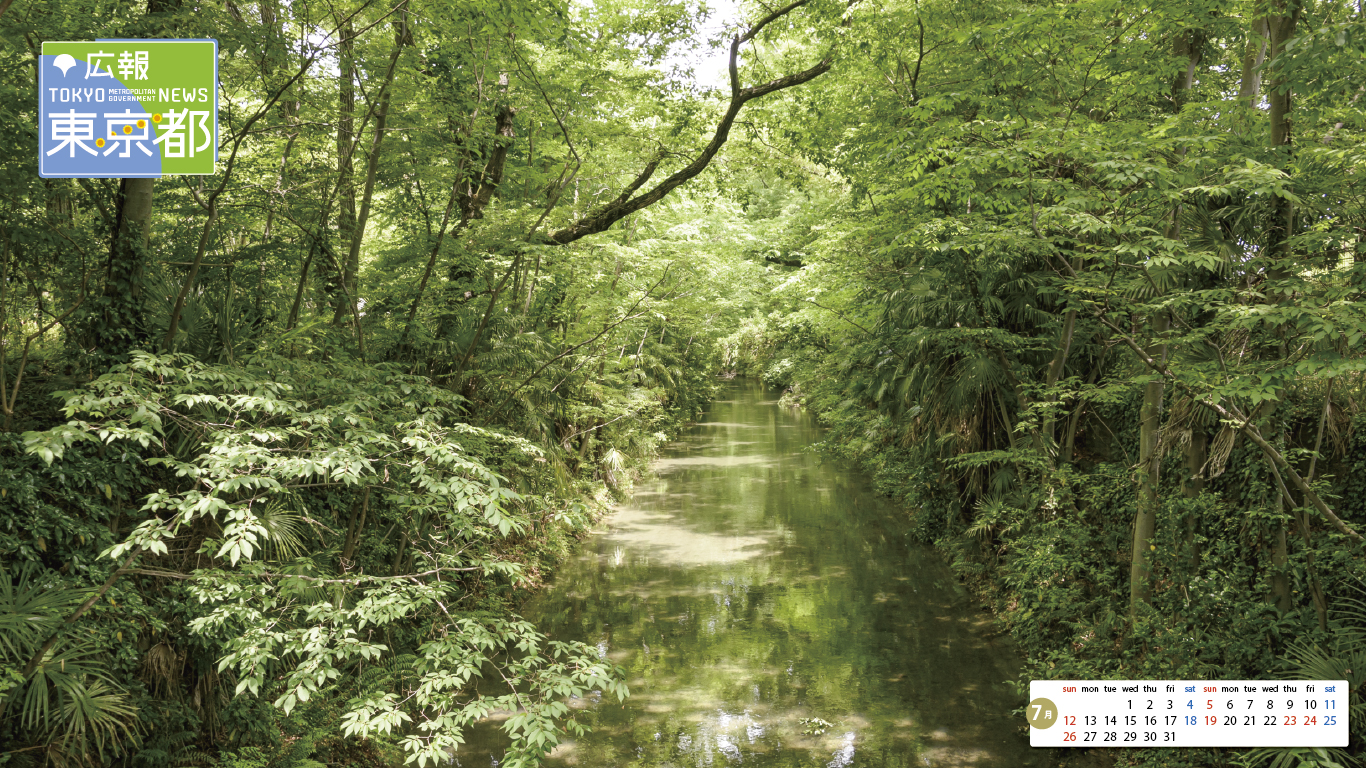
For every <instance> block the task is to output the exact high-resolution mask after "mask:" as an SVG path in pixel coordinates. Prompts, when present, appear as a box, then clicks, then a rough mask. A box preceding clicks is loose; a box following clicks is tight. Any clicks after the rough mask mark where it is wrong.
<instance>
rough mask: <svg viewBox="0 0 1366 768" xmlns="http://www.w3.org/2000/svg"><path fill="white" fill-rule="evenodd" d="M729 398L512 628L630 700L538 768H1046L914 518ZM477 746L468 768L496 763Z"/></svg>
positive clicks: (674, 449)
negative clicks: (914, 529) (546, 767)
mask: <svg viewBox="0 0 1366 768" xmlns="http://www.w3.org/2000/svg"><path fill="white" fill-rule="evenodd" d="M722 398H723V399H721V400H719V401H718V402H716V403H714V404H713V405H712V406H711V408H710V410H709V412H708V415H707V417H706V418H705V419H704V421H703V423H701V424H698V425H697V426H696V427H694V428H692V429H690V430H689V431H688V432H687V433H686V434H684V435H683V436H682V438H681V439H680V440H679V441H678V442H677V443H674V444H672V445H670V446H668V448H667V450H665V451H664V453H663V456H662V457H661V458H660V460H659V461H658V462H657V463H656V464H655V476H654V477H652V478H649V479H646V480H644V481H642V482H641V483H639V484H638V485H637V491H636V494H635V497H634V499H633V500H632V502H631V503H630V504H626V505H623V506H622V507H621V508H620V509H618V510H617V511H616V512H615V514H613V515H612V516H611V517H609V518H608V519H607V520H605V521H604V522H603V523H602V524H601V525H599V526H598V527H599V529H600V530H602V531H603V533H601V534H600V535H597V536H594V537H593V538H592V539H590V540H589V541H587V542H585V545H584V549H583V553H582V555H581V556H580V557H578V558H577V559H575V560H574V561H572V562H569V563H566V565H565V567H564V569H563V570H562V571H561V572H560V573H559V574H558V576H557V577H556V584H555V586H554V587H553V588H551V589H550V590H548V591H547V592H546V593H545V594H543V595H541V596H540V597H538V598H537V599H536V600H535V601H533V602H532V603H531V604H530V605H528V606H527V607H526V610H525V611H524V615H525V616H526V618H527V619H529V620H530V621H533V622H535V623H536V624H538V625H539V626H540V627H542V628H543V629H544V630H546V631H548V632H549V633H550V634H551V635H552V636H554V637H556V638H558V639H566V640H570V639H573V640H581V641H584V642H587V643H590V644H594V645H597V646H598V648H599V650H600V652H601V653H603V654H605V655H606V657H607V658H610V659H612V660H613V661H615V662H616V663H617V664H619V665H621V666H622V667H624V668H625V669H626V670H627V677H628V683H629V685H630V688H631V697H630V698H629V699H627V700H626V702H625V703H618V702H617V701H616V700H615V699H608V700H605V701H603V700H599V699H597V698H596V697H589V698H585V699H581V700H576V701H574V702H573V704H574V705H575V706H576V707H577V708H578V709H579V710H580V712H579V715H578V716H579V718H580V720H581V721H582V722H584V723H586V724H589V725H591V726H592V728H593V732H592V734H591V735H589V736H588V737H586V738H584V739H582V740H579V741H577V742H574V743H567V744H563V745H561V746H560V747H559V748H558V749H557V750H556V751H555V752H554V753H553V754H552V759H551V760H550V761H549V762H550V764H552V765H577V766H593V767H594V768H598V767H601V768H607V767H609V766H620V767H622V768H625V767H626V766H661V767H663V766H677V767H678V768H683V767H684V766H697V767H699V768H701V767H702V766H725V765H731V764H736V765H745V766H756V767H759V766H828V768H842V767H843V766H851V767H852V766H982V767H986V766H1002V767H1007V766H1009V767H1012V768H1013V767H1014V766H1043V765H1045V764H1046V763H1047V759H1046V753H1044V752H1043V751H1042V750H1035V751H1031V750H1030V748H1029V742H1028V736H1027V734H1025V733H1022V732H1021V729H1020V727H1019V725H1020V724H1021V722H1022V721H1021V720H1020V719H1019V718H1012V717H1011V716H1010V711H1011V710H1012V709H1014V708H1016V707H1020V706H1022V705H1023V702H1022V701H1019V700H1018V697H1017V696H1015V695H1014V694H1012V693H1011V692H1010V689H1009V688H1008V687H1007V686H1006V685H1005V684H1004V682H1003V681H1006V680H1011V679H1015V678H1017V677H1018V676H1019V668H1018V657H1017V655H1016V654H1015V652H1014V651H1013V649H1012V647H1011V646H1010V644H1009V642H1008V641H1007V640H1005V639H1004V638H1001V637H999V636H997V635H996V634H995V633H994V631H993V628H992V626H991V622H990V620H989V617H988V615H987V614H986V613H983V612H982V611H981V610H980V609H978V608H977V607H975V606H974V605H973V604H972V602H971V601H970V600H969V599H968V598H967V597H966V596H965V595H964V594H963V592H962V590H961V589H960V588H959V587H957V586H956V584H955V583H954V580H953V576H952V574H951V573H950V572H949V570H948V569H947V568H946V567H945V565H944V564H943V563H942V562H941V561H940V560H939V559H938V558H937V557H936V556H935V555H934V553H932V552H931V551H930V550H928V549H926V548H924V547H922V546H919V545H916V544H913V543H911V541H910V539H909V537H908V536H907V533H906V528H905V523H904V514H898V512H897V511H896V510H895V509H894V508H893V507H892V506H891V505H889V504H886V503H885V502H883V501H882V500H881V499H879V498H878V497H876V496H875V494H874V493H873V490H872V488H871V486H870V484H869V482H868V480H867V478H866V477H865V476H863V475H861V474H859V473H858V472H856V471H853V470H851V469H850V468H849V467H847V466H844V465H842V464H840V463H836V462H831V461H829V460H826V461H822V460H821V459H820V457H818V456H816V455H814V454H813V453H812V452H810V451H808V450H805V449H806V448H807V447H808V446H810V445H811V444H812V443H814V442H816V441H818V440H820V439H821V437H822V433H821V430H820V429H819V428H818V427H817V426H815V424H813V423H812V421H811V419H810V418H809V417H808V416H806V415H804V414H801V413H797V412H793V411H791V410H788V409H785V408H782V407H779V405H778V404H777V402H776V399H777V393H775V392H772V391H769V390H764V389H762V388H760V387H758V386H757V385H754V384H745V383H738V382H737V383H734V384H732V385H731V386H730V387H729V388H728V390H727V391H726V392H725V393H723V394H722ZM803 718H821V719H823V720H825V721H827V722H829V723H830V724H831V725H830V727H829V728H828V729H826V730H825V732H824V733H821V734H810V733H803V731H804V730H810V726H809V725H804V724H803V723H802V722H801V721H802V719H803ZM481 742H482V743H481ZM468 746H469V747H470V749H469V750H462V751H461V753H459V755H458V756H457V760H458V762H459V763H460V765H462V766H465V767H466V768H468V767H469V766H475V765H485V766H486V765H490V763H491V762H492V761H493V757H494V755H495V754H496V753H497V751H498V750H497V748H496V746H495V744H494V743H492V739H491V738H490V737H489V736H488V735H487V734H485V735H483V736H482V737H479V738H476V739H475V740H474V741H473V742H472V743H471V744H470V745H468ZM491 753H493V754H491Z"/></svg>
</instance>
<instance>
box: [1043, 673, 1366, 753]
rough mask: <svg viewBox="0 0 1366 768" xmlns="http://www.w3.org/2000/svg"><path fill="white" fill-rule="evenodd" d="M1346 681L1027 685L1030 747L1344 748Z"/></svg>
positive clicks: (1049, 682) (1051, 682)
mask: <svg viewBox="0 0 1366 768" xmlns="http://www.w3.org/2000/svg"><path fill="white" fill-rule="evenodd" d="M1348 693H1349V688H1348V685H1347V681H1346V680H1034V681H1032V682H1030V684H1029V699H1030V701H1029V704H1028V705H1027V706H1026V707H1025V719H1026V720H1027V721H1028V722H1029V726H1030V727H1029V745H1030V746H1031V747H1345V746H1347V702H1348Z"/></svg>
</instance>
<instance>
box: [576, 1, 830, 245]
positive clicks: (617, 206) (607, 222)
mask: <svg viewBox="0 0 1366 768" xmlns="http://www.w3.org/2000/svg"><path fill="white" fill-rule="evenodd" d="M807 2H809V0H797V1H796V2H792V3H789V4H788V5H785V6H783V7H782V8H780V9H778V10H776V11H774V12H773V13H771V14H769V15H768V16H766V17H764V18H763V19H761V20H760V21H759V22H758V23H756V24H755V25H754V26H752V27H750V29H749V30H748V31H746V32H745V33H744V34H743V35H738V36H736V37H735V38H733V39H732V40H731V43H730V61H729V66H728V69H729V71H730V83H731V96H730V104H729V105H727V107H726V112H725V114H724V115H722V117H721V120H720V122H718V123H717V125H716V131H715V132H714V133H713V134H712V137H711V141H709V142H707V146H706V147H704V148H703V149H702V152H701V153H700V154H698V156H697V157H696V158H694V159H693V161H692V162H691V163H688V164H687V165H686V166H684V167H683V168H680V169H679V170H678V171H676V172H674V173H673V174H672V175H671V176H669V177H668V178H666V179H664V180H663V181H661V182H659V184H658V185H656V186H655V187H654V188H652V189H650V190H649V191H648V192H645V193H642V194H640V195H637V196H635V197H630V195H631V194H632V193H633V192H634V190H633V189H632V188H631V187H627V189H626V191H624V192H623V193H622V194H621V195H619V196H618V197H617V198H616V199H614V200H612V201H611V202H610V203H607V204H606V205H604V206H602V207H601V208H598V209H597V210H595V211H593V212H591V213H589V214H588V215H586V216H584V217H583V218H581V219H579V220H578V221H576V222H574V223H572V224H570V225H569V226H567V227H564V228H563V229H560V230H558V231H556V232H553V233H551V235H550V241H551V242H553V243H556V244H559V245H567V244H569V243H572V242H574V241H575V240H578V239H580V238H582V237H587V236H588V235H593V234H597V233H598V232H602V231H605V230H606V229H607V228H609V227H611V226H612V225H613V224H615V223H617V222H618V221H621V220H622V219H624V218H626V217H627V216H629V215H631V214H633V213H635V212H636V211H639V210H641V209H642V208H647V207H649V206H651V205H654V204H655V203H657V202H659V201H660V200H662V199H663V198H664V196H665V195H667V194H669V193H670V192H672V191H673V190H674V189H676V188H678V187H679V186H682V185H683V184H684V183H685V182H687V181H688V180H690V179H692V178H693V177H695V176H697V175H698V174H700V173H701V172H702V171H704V170H706V168H707V166H708V165H710V164H711V161H712V159H713V158H715V157H716V153H717V152H720V151H721V147H722V146H724V145H725V143H726V139H728V138H729V137H730V129H731V126H732V125H733V124H734V123H735V118H736V117H737V116H738V115H739V114H740V110H742V109H744V106H745V104H746V103H747V102H749V101H750V100H752V99H757V98H760V97H763V96H767V95H768V94H770V93H774V92H776V91H781V90H784V89H787V88H792V87H795V86H798V85H801V84H803V83H807V82H810V81H811V80H814V79H816V78H817V77H820V76H821V75H823V74H825V73H826V72H828V71H830V66H831V64H832V63H833V61H834V59H833V56H832V55H827V56H826V57H825V58H824V59H822V60H821V61H820V63H818V64H816V65H815V66H814V67H811V68H810V69H806V70H803V71H801V72H796V73H794V74H791V75H786V76H784V77H780V78H777V79H776V80H770V81H769V82H767V83H762V84H760V85H755V86H752V87H749V88H741V87H740V76H739V69H738V61H739V56H740V45H741V43H744V42H748V41H750V40H752V39H754V36H755V35H757V34H758V33H759V31H760V30H762V29H763V28H764V27H765V26H767V25H768V24H769V23H771V22H773V21H775V20H777V19H779V18H782V17H783V16H785V15H787V14H788V13H791V12H792V11H793V10H795V9H797V8H800V7H801V6H803V5H806V4H807ZM658 163H659V161H658V160H655V161H652V162H651V163H650V164H649V165H647V166H646V168H645V171H644V172H643V173H641V174H640V175H639V176H637V177H636V181H635V182H633V184H632V186H634V187H636V188H639V187H640V186H642V185H643V184H644V183H645V182H646V181H647V180H648V179H649V178H650V176H652V175H653V174H654V169H655V167H656V166H657V165H658Z"/></svg>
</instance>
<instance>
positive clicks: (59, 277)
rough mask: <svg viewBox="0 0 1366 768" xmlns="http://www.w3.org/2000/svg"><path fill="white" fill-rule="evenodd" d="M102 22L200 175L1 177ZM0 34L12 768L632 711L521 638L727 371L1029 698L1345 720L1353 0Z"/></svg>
mask: <svg viewBox="0 0 1366 768" xmlns="http://www.w3.org/2000/svg"><path fill="white" fill-rule="evenodd" d="M110 38H127V39H137V38H163V39H172V38H178V39H196V38H212V39H215V40H217V41H218V46H219V71H220V89H219V93H218V104H219V114H218V120H219V126H220V135H219V146H218V156H219V161H218V164H217V167H216V172H215V173H214V174H213V175H211V176H193V177H192V176H167V177H164V178H161V179H133V178H128V179H49V178H42V177H40V176H39V174H38V149H37V146H38V137H39V133H38V132H39V130H40V128H41V126H40V125H39V123H38V115H37V104H38V94H37V80H36V66H37V63H38V61H39V54H40V50H41V44H42V42H44V41H61V40H73V41H74V40H96V39H110ZM0 41H3V42H0V128H3V130H4V132H5V135H6V136H8V137H10V139H9V140H7V141H4V142H0V465H3V470H2V471H0V744H3V745H4V746H0V749H3V750H4V751H3V752H2V753H0V762H13V763H15V764H16V765H25V766H27V765H33V766H38V765H47V764H54V765H72V766H77V765H82V766H83V765H101V764H109V765H114V764H118V765H125V764H127V765H133V764H136V765H140V766H152V767H154V768H161V767H162V766H189V765H195V766H209V765H222V766H225V768H226V766H229V765H238V764H241V765H246V764H251V765H252V766H260V768H267V767H269V768H309V766H312V767H313V768H316V766H317V765H318V764H319V763H327V764H329V765H333V764H348V765H349V764H356V765H360V764H367V765H370V764H402V763H405V762H406V763H414V764H417V765H419V766H427V765H433V764H437V763H439V762H443V761H445V760H446V759H447V758H448V757H449V756H450V755H451V754H452V753H458V751H459V749H460V746H461V744H462V743H463V741H464V738H465V734H466V733H467V732H468V730H469V728H471V727H472V726H474V725H475V724H477V723H486V722H489V721H490V720H497V721H498V722H500V723H501V727H502V728H503V730H504V731H505V732H506V734H507V735H508V737H509V739H510V744H511V746H510V747H509V751H508V754H507V756H506V759H505V761H504V763H503V764H504V765H506V766H522V765H535V764H537V763H538V762H539V760H540V759H541V757H542V756H544V755H545V754H547V753H548V752H549V751H550V750H551V749H552V748H554V747H555V745H557V744H558V743H560V742H561V741H562V740H564V739H566V738H572V737H573V736H574V735H576V734H578V733H581V731H582V728H583V727H584V724H583V723H582V722H580V720H579V719H578V717H577V715H576V713H575V711H574V710H573V709H572V708H571V707H569V706H568V705H567V704H566V701H567V700H568V699H569V698H570V697H573V696H580V695H587V694H589V692H592V691H596V692H600V693H602V694H606V695H608V696H615V697H625V696H627V695H629V691H628V689H627V687H626V685H625V683H624V677H623V674H622V670H621V669H619V668H617V667H616V666H615V665H614V664H613V663H612V662H611V661H610V660H606V659H603V658H601V657H600V655H599V654H598V653H597V651H596V649H594V648H591V647H589V646H586V645H584V644H583V643H579V642H575V641H572V640H566V639H563V638H554V637H548V636H547V635H546V634H544V633H543V632H542V631H541V630H540V629H538V627H537V626H535V625H534V624H533V623H532V622H529V621H527V620H525V619H523V618H521V617H520V616H519V615H518V614H517V610H518V606H519V605H520V603H521V601H522V599H523V598H524V597H525V595H526V594H528V593H529V592H530V591H532V590H534V589H536V588H538V587H539V586H541V585H543V584H544V583H545V582H546V581H547V580H549V579H550V578H551V577H552V576H553V574H554V571H555V567H556V564H557V563H558V562H559V561H560V560H561V559H562V558H563V557H565V556H566V554H567V553H568V552H569V551H570V550H571V549H572V547H573V546H574V543H575V541H576V540H577V539H578V538H580V537H582V536H585V535H587V534H588V532H589V531H590V530H591V529H592V525H593V522H594V521H595V520H596V519H597V518H598V517H599V515H601V514H602V513H603V511H604V510H605V508H606V507H607V506H608V505H610V504H611V503H612V501H613V500H620V499H623V498H626V497H627V496H629V494H630V490H631V486H632V482H633V478H635V477H636V476H637V475H638V473H639V472H640V471H642V470H643V468H644V467H645V466H646V465H647V464H648V462H649V460H650V458H651V457H652V456H653V455H654V454H655V451H656V450H657V448H658V447H659V446H660V445H661V444H662V443H664V442H666V441H667V440H669V439H670V438H671V437H672V436H673V435H675V434H676V433H677V430H678V429H679V428H680V427H681V426H682V425H684V424H686V423H687V422H689V421H690V420H692V419H694V418H696V416H697V415H698V414H699V413H700V409H701V408H702V406H704V405H705V403H706V402H707V401H708V400H709V399H710V398H711V397H712V395H713V394H714V392H715V390H716V381H717V377H718V374H725V375H732V374H737V373H738V374H743V375H748V376H754V377H760V378H762V379H764V380H765V381H767V382H768V383H770V384H773V385H776V386H779V387H782V388H783V389H784V390H785V391H786V393H787V394H786V396H785V401H786V402H787V403H789V404H792V405H794V406H802V407H805V408H807V409H809V410H811V411H813V412H814V413H816V414H817V415H818V416H819V417H820V418H821V419H822V420H824V422H825V423H826V424H827V425H828V426H829V427H830V432H829V433H828V435H829V438H828V439H827V440H826V441H825V443H824V444H823V448H824V449H825V450H827V451H829V452H830V453H832V454H834V455H838V456H843V457H847V458H851V459H854V460H856V461H858V462H860V463H861V464H862V466H863V467H864V468H866V469H867V470H869V471H870V472H871V473H872V474H873V475H874V477H875V478H876V479H877V481H878V483H879V487H880V489H881V490H883V491H884V492H885V493H887V494H888V495H890V496H893V497H894V498H895V499H896V500H897V501H898V502H899V503H900V504H901V505H902V506H903V508H904V510H905V515H906V519H907V521H908V525H909V526H910V527H911V528H912V529H913V530H914V532H915V535H916V536H917V537H918V538H920V539H922V540H924V541H927V542H933V543H934V544H936V545H937V546H938V547H939V548H940V549H941V551H942V552H943V553H944V555H945V557H946V558H948V559H949V561H950V562H951V563H952V564H953V567H954V568H955V570H956V571H957V572H958V574H959V576H960V577H961V578H962V579H963V581H964V582H965V583H966V584H968V585H969V587H971V588H972V589H973V590H974V591H975V593H976V594H977V595H978V596H979V598H980V599H981V600H983V601H984V602H985V603H986V604H988V605H989V606H990V607H991V608H992V609H993V610H994V611H995V614H996V617H997V620H998V621H999V622H1000V624H1001V625H1002V626H1003V627H1004V628H1006V629H1008V630H1009V631H1010V632H1011V634H1012V635H1013V636H1014V637H1015V639H1016V640H1017V641H1018V642H1019V644H1020V647H1021V649H1022V650H1023V652H1024V653H1025V655H1026V665H1027V674H1026V676H1025V678H1024V679H1025V680H1027V679H1028V678H1029V677H1030V676H1033V677H1039V678H1042V677H1050V678H1068V679H1097V678H1106V677H1111V678H1118V679H1168V678H1176V677H1191V678H1199V677H1206V678H1210V679H1215V678H1224V679H1257V678H1274V677H1279V676H1294V677H1301V678H1306V679H1346V680H1348V681H1350V683H1351V685H1352V688H1353V694H1352V697H1353V698H1352V701H1353V710H1354V716H1353V723H1352V725H1353V728H1355V729H1357V731H1356V732H1354V734H1355V733H1359V732H1360V731H1361V729H1362V728H1363V727H1366V726H1363V723H1366V720H1363V719H1362V718H1363V717H1366V710H1360V708H1361V707H1362V706H1363V703H1362V699H1361V697H1360V693H1359V688H1360V686H1361V684H1362V683H1363V682H1366V611H1363V610H1362V605H1361V603H1360V600H1361V592H1362V590H1363V585H1362V578H1363V575H1366V566H1363V564H1362V562H1363V561H1362V554H1363V549H1362V546H1363V543H1362V533H1361V532H1362V530H1363V529H1366V507H1364V506H1363V504H1366V494H1363V493H1362V492H1361V491H1362V490H1363V489H1362V487H1361V484H1362V482H1363V479H1362V478H1363V475H1362V473H1361V471H1360V465H1361V464H1362V462H1363V461H1366V431H1362V430H1359V429H1358V428H1357V427H1358V425H1366V422H1364V421H1363V419H1366V416H1363V414H1362V407H1361V406H1362V402H1363V401H1362V397H1363V378H1362V376H1363V370H1364V369H1366V356H1363V354H1362V349H1363V347H1362V344H1361V341H1362V337H1363V335H1366V315H1363V313H1362V309H1361V307H1362V306H1363V304H1362V296H1361V292H1362V290H1363V288H1366V243H1363V240H1362V236H1363V228H1364V227H1366V196H1363V188H1362V186H1361V185H1362V183H1363V181H1362V178H1361V175H1362V169H1363V167H1366V165H1363V150H1364V146H1363V133H1362V132H1363V129H1366V102H1363V101H1362V95H1363V93H1366V86H1364V85H1363V83H1366V62H1364V61H1363V54H1364V53H1366V26H1363V10H1362V8H1361V6H1360V4H1359V3H1351V2H1346V1H1345V0H1181V1H1180V2H1176V1H1174V0H1157V1H1156V2H1152V3H1148V4H1134V3H1124V2H1117V1H1116V0H1076V1H1075V2H1054V3H1049V2H1015V1H1008V2H1006V1H1003V2H997V1H996V0H973V2H952V1H949V0H854V1H853V2H849V1H847V0H796V1H795V2H791V3H787V4H778V3H765V2H759V1H758V0H742V1H741V2H739V3H738V4H725V3H711V4H709V3H707V2H705V1H704V0H669V1H663V2H661V1H657V0H595V1H594V2H587V1H586V0H584V1H580V0H574V1H573V2H561V1H559V0H551V1H547V0H497V1H496V2H495V1H494V0H459V1H458V2H444V1H442V2H437V1H435V0H344V1H342V2H316V1H315V0H221V1H220V0H205V1H204V2H196V1H195V0H145V2H144V0H135V1H128V0H63V1H61V2H55V1H51V0H0ZM1358 710H1360V711H1358ZM1005 714H1008V713H1002V715H1003V716H1004V715H1005ZM1359 738H1360V737H1359V736H1357V735H1354V742H1353V745H1354V746H1352V747H1350V748H1348V749H1346V750H1317V751H1315V750H1298V751H1296V750H1261V751H1251V752H1243V753H1238V754H1232V753H1230V754H1219V755H1214V754H1211V753H1204V752H1198V751H1188V750H1177V751H1157V750H1128V751H1125V753H1124V755H1123V756H1121V757H1119V758H1117V759H1118V760H1120V761H1127V762H1125V763H1124V764H1132V765H1208V764H1215V763H1216V761H1223V762H1219V763H1218V764H1232V762H1231V761H1233V760H1239V761H1242V762H1243V763H1244V764H1247V765H1276V766H1284V765H1296V766H1303V765H1315V766H1319V765H1321V766H1332V765H1336V764H1339V763H1341V764H1344V765H1345V764H1356V763H1355V762H1353V761H1356V760H1357V759H1358V758H1357V757H1356V755H1357V754H1358V753H1359V752H1360V751H1361V749H1360V746H1359ZM1188 752H1189V754H1187V753H1188Z"/></svg>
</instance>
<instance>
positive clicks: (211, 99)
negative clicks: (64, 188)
mask: <svg viewBox="0 0 1366 768" xmlns="http://www.w3.org/2000/svg"><path fill="white" fill-rule="evenodd" d="M38 106H39V109H38V113H39V120H40V125H39V142H38V175H40V176H43V177H45V178H72V177H75V178H146V177H153V178H155V177H160V176H166V175H171V174H182V175H209V174H212V173H213V172H214V163H215V162H216V161H217V160H218V41H217V40H96V41H93V42H45V43H43V53H42V57H41V60H40V64H39V67H38Z"/></svg>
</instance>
